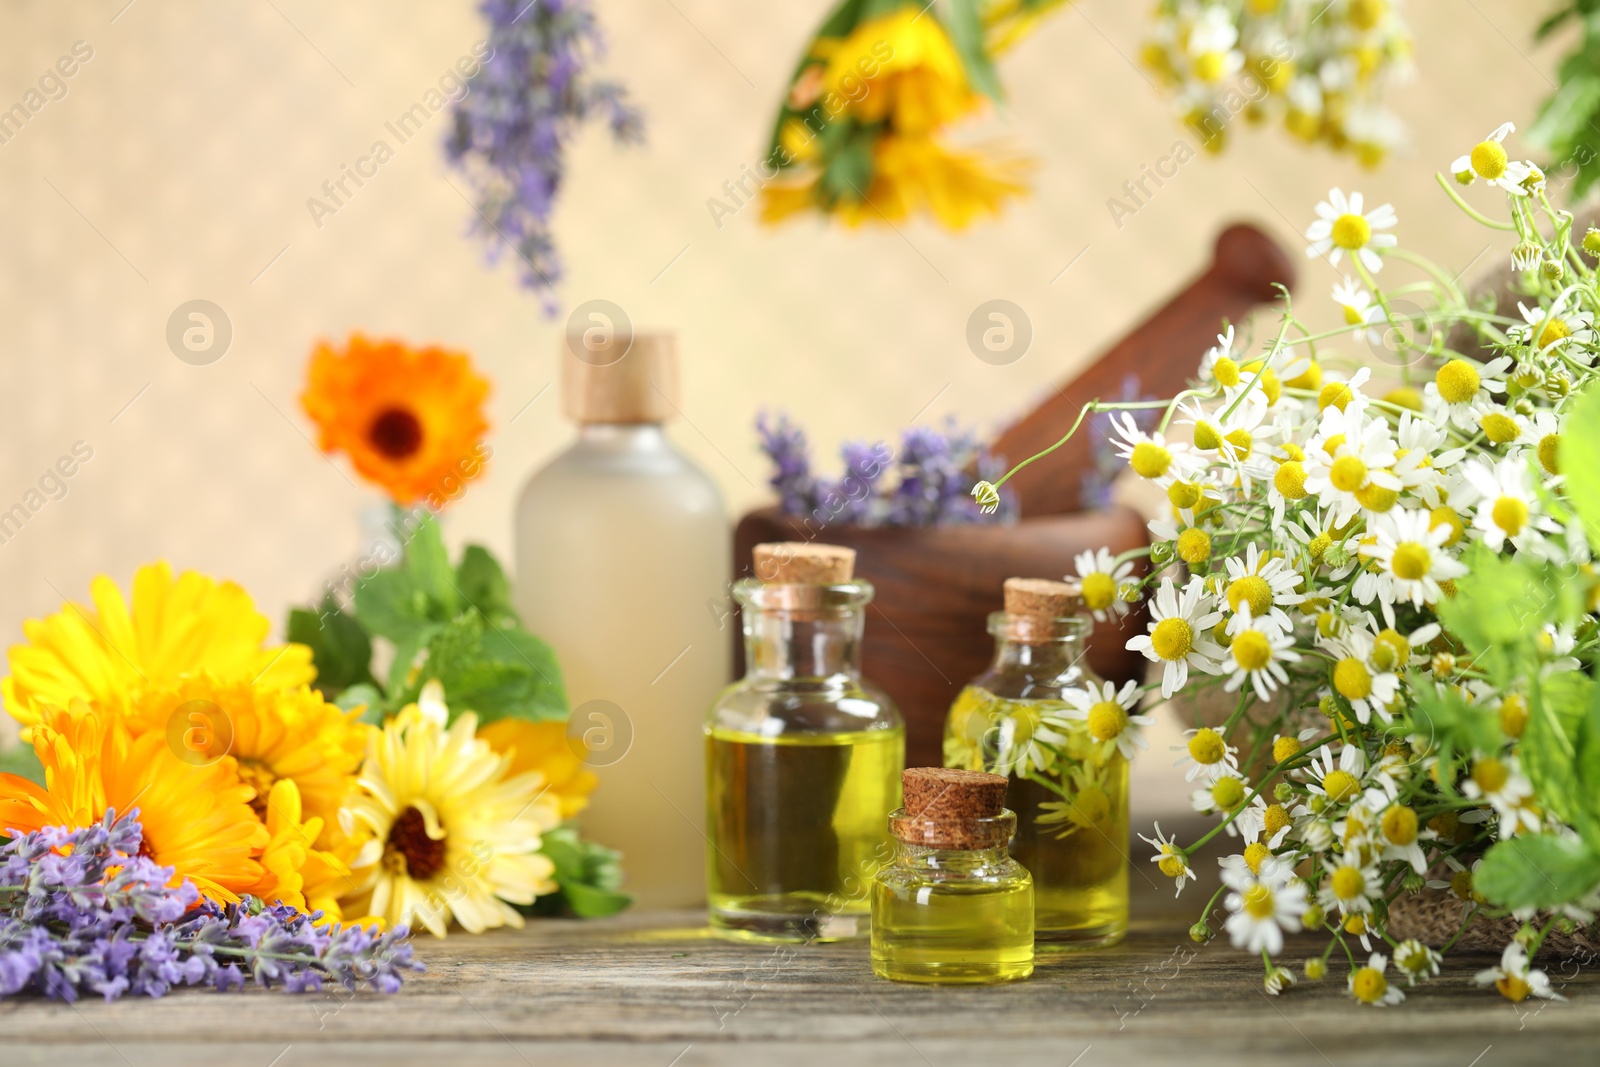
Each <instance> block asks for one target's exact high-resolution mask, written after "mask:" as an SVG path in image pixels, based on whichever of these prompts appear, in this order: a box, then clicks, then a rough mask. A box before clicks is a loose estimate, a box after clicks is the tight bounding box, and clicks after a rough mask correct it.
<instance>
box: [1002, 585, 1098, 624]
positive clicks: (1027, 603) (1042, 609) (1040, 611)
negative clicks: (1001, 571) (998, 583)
mask: <svg viewBox="0 0 1600 1067" xmlns="http://www.w3.org/2000/svg"><path fill="white" fill-rule="evenodd" d="M1082 602H1083V587H1082V586H1080V585H1078V584H1077V583H1069V582H1052V581H1047V580H1046V579H1044V578H1007V579H1006V613H1007V614H1009V615H1034V616H1038V617H1039V618H1044V619H1060V618H1064V617H1065V616H1067V615H1071V614H1072V613H1073V612H1075V611H1077V610H1078V608H1079V606H1080V605H1081V604H1082Z"/></svg>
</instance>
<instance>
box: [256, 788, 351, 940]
mask: <svg viewBox="0 0 1600 1067" xmlns="http://www.w3.org/2000/svg"><path fill="white" fill-rule="evenodd" d="M261 799H263V801H264V803H265V808H266V828H267V833H268V835H269V836H270V840H269V841H268V842H267V845H266V847H265V848H264V849H262V851H261V868H262V875H261V880H260V881H259V882H257V883H256V884H255V885H253V886H251V887H250V889H249V893H250V894H251V895H252V896H256V897H259V898H261V899H262V900H264V901H266V902H267V903H268V904H280V903H281V904H287V905H289V906H290V907H292V908H297V909H299V910H300V911H303V912H306V913H308V914H309V913H310V912H314V911H321V912H322V913H323V914H322V920H321V921H322V922H343V921H346V920H345V916H344V912H343V910H342V909H341V908H340V906H339V897H340V896H342V895H343V894H346V893H349V892H351V891H352V890H354V889H355V888H356V884H355V882H354V881H352V880H351V878H350V867H349V865H348V864H346V863H345V862H344V861H343V860H342V859H340V858H339V857H338V856H337V855H335V854H334V853H332V852H329V851H327V850H324V849H318V848H315V847H314V846H313V844H312V843H313V842H314V841H316V839H317V838H318V837H319V836H321V834H322V830H323V824H322V820H321V819H319V818H317V817H315V816H306V815H305V813H304V811H303V809H302V808H301V806H300V791H299V790H298V789H296V788H295V784H294V782H293V780H291V779H288V778H284V779H281V780H280V781H279V782H278V783H277V784H276V785H274V786H273V787H272V792H271V793H269V794H268V795H267V796H266V797H264V798H261ZM355 921H356V922H362V921H363V920H361V919H356V920H355Z"/></svg>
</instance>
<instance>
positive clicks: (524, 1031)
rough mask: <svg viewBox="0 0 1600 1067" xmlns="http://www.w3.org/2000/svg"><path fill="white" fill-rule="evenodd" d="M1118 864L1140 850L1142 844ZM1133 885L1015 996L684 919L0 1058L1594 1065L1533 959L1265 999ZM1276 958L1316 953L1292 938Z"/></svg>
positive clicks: (204, 1012) (1156, 897)
mask: <svg viewBox="0 0 1600 1067" xmlns="http://www.w3.org/2000/svg"><path fill="white" fill-rule="evenodd" d="M1136 856H1137V857H1138V858H1139V859H1141V860H1142V859H1143V858H1144V856H1145V851H1144V849H1143V848H1142V846H1141V849H1140V851H1139V852H1138V853H1136ZM1142 874H1143V872H1140V873H1138V874H1136V875H1135V876H1134V879H1133V880H1134V884H1135V886H1136V892H1135V900H1134V916H1135V921H1134V925H1133V929H1132V931H1131V932H1130V934H1129V936H1128V938H1127V940H1126V941H1125V942H1124V943H1123V944H1122V945H1120V946H1118V947H1116V948H1114V949H1109V950H1106V951H1102V952H1097V953H1092V954H1081V955H1072V956H1066V957H1054V958H1050V959H1047V960H1045V961H1044V962H1043V963H1042V964H1041V965H1040V966H1039V968H1038V969H1037V971H1036V972H1035V974H1034V977H1033V978H1032V979H1031V980H1030V981H1027V982H1023V983H1019V984H1016V985H1011V986H1002V987H988V988H967V989H962V988H927V987H919V986H909V985H897V984H893V983H889V982H884V981H880V980H878V979H877V978H874V977H873V975H872V973H871V971H870V969H869V968H868V965H867V949H866V946H865V945H863V944H848V945H816V946H809V947H787V946H778V947H774V946H770V945H748V944H734V943H728V942H724V941H720V940H715V939H712V938H711V937H709V936H708V935H707V933H706V932H705V929H704V926H703V924H702V922H701V916H700V915H699V914H698V913H693V912H680V913H656V914H636V915H623V916H619V917H617V918H615V919H611V920H605V921H598V922H579V921H568V920H542V921H538V922H533V923H530V925H529V927H528V928H527V929H525V930H522V931H502V932H498V933H491V934H486V935H483V936H480V937H470V936H467V935H459V936H457V935H452V936H451V937H450V938H448V939H447V940H444V941H436V940H433V939H431V938H427V937H422V938H419V939H418V942H417V943H418V949H419V955H420V956H421V958H422V959H424V960H425V961H426V962H427V964H428V972H427V973H426V974H423V975H418V976H415V977H414V978H412V979H410V980H408V981H407V983H406V986H405V989H404V990H403V991H402V992H401V993H400V994H398V995H396V996H393V997H381V996H377V995H375V994H366V993H364V994H360V995H357V996H355V997H350V996H348V995H346V994H343V993H341V994H338V995H335V994H323V995H315V994H314V995H308V996H289V995H286V994H283V993H281V992H260V991H254V990H252V991H250V992H247V993H244V994H229V995H225V996H224V995H219V994H215V993H210V992H206V991H194V990H185V991H182V992H179V993H177V994H174V995H172V996H169V997H167V998H165V999H162V1000H158V1001H149V1000H134V999H128V1000H123V1001H119V1002H116V1003H113V1004H104V1003H100V1002H98V1001H91V1002H83V1003H79V1004H77V1005H73V1006H67V1005H62V1004H55V1003H47V1002H44V1001H40V1000H37V999H22V1000H12V1001H9V1002H0V1026H3V1028H4V1035H5V1037H4V1043H3V1044H0V1064H4V1065H7V1067H9V1065H13V1064H19V1065H20V1064H35V1063H48V1064H51V1065H53V1067H58V1065H62V1064H67V1063H80V1062H81V1063H93V1064H95V1065H97V1067H117V1065H120V1064H129V1065H138V1067H143V1065H145V1064H152V1065H154V1064H162V1065H166V1064H175V1065H189V1064H208V1065H209V1064H219V1063H239V1064H250V1065H254V1067H290V1065H294V1064H321V1063H347V1064H385V1065H389V1064H402V1063H442V1064H456V1063H473V1064H480V1063H481V1064H495V1065H499V1064H508V1065H527V1064H537V1065H540V1067H543V1065H545V1064H551V1065H556V1067H589V1065H606V1067H612V1065H617V1067H633V1065H641V1067H698V1065H706V1064H738V1065H741V1067H753V1065H760V1067H768V1065H771V1067H788V1065H791V1064H796V1065H797V1064H816V1063H821V1064H827V1065H828V1067H842V1065H845V1064H857V1063H860V1064H895V1065H900V1064H910V1065H924V1064H926V1065H932V1067H947V1065H948V1067H960V1065H966V1064H974V1065H976V1064H985V1065H987V1064H1006V1065H1010V1064H1035V1063H1037V1064H1048V1065H1051V1067H1104V1065H1108V1064H1119V1063H1129V1064H1144V1063H1151V1064H1162V1065H1172V1067H1210V1065H1218V1067H1221V1065H1227V1067H1241V1065H1244V1064H1252V1063H1269V1062H1270V1063H1273V1064H1278V1065H1290V1064H1318V1065H1332V1067H1347V1065H1357V1064H1402V1063H1403V1064H1429V1065H1432V1064H1437V1065H1440V1067H1501V1065H1504V1064H1515V1063H1535V1062H1542V1063H1543V1064H1544V1067H1578V1065H1587V1064H1593V1063H1597V1062H1600V978H1597V977H1596V974H1595V973H1594V971H1595V967H1594V966H1593V964H1592V963H1591V964H1590V965H1589V966H1582V967H1581V966H1579V965H1578V963H1577V962H1576V961H1568V962H1566V963H1565V964H1563V963H1562V962H1561V961H1554V962H1552V963H1550V964H1549V965H1548V969H1549V970H1550V973H1551V975H1552V978H1553V980H1554V981H1555V982H1556V983H1557V985H1558V986H1563V991H1564V992H1565V993H1566V994H1567V995H1568V996H1569V997H1571V998H1572V1001H1571V1002H1570V1003H1565V1004H1555V1003H1553V1004H1543V1003H1542V1002H1534V1001H1530V1002H1529V1003H1527V1004H1524V1005H1520V1006H1514V1005H1511V1004H1509V1003H1508V1002H1506V1001H1504V1000H1502V999H1500V997H1499V996H1498V995H1496V994H1494V993H1493V992H1485V991H1481V990H1477V989H1473V988H1471V987H1470V978H1471V976H1472V974H1473V973H1474V972H1475V971H1476V970H1478V969H1479V968H1481V967H1487V966H1492V965H1493V964H1494V962H1496V961H1495V960H1494V959H1493V958H1492V957H1486V956H1482V955H1478V956H1467V955H1461V954H1458V955H1456V956H1454V957H1453V958H1452V960H1450V961H1447V963H1446V969H1445V971H1444V973H1443V974H1442V975H1441V976H1440V977H1439V978H1437V979H1435V980H1433V981H1432V982H1431V983H1429V984H1427V985H1426V986H1421V987H1418V988H1417V989H1416V990H1413V991H1412V992H1411V994H1410V998H1409V999H1408V1000H1407V1001H1406V1003H1405V1004H1403V1005H1400V1006H1399V1007H1395V1008H1381V1009H1375V1008H1367V1007H1362V1006H1358V1005H1357V1004H1355V1002H1354V1001H1352V1000H1351V999H1350V998H1349V997H1348V996H1347V995H1346V994H1345V978H1344V974H1345V966H1344V964H1343V963H1339V962H1337V961H1336V963H1335V966H1334V967H1333V968H1332V972H1333V973H1332V974H1331V975H1330V977H1329V978H1327V979H1325V980H1323V981H1322V982H1321V983H1316V984H1308V983H1302V984H1301V985H1300V986H1299V987H1298V988H1296V989H1295V990H1294V991H1293V992H1292V993H1290V994H1288V995H1286V996H1282V997H1274V998H1269V997H1267V996H1266V995H1265V994H1264V993H1263V992H1262V991H1261V966H1260V962H1259V960H1254V959H1251V958H1250V957H1248V956H1246V955H1245V954H1244V953H1242V952H1238V951H1236V950H1234V949H1233V948H1231V947H1230V946H1229V945H1228V944H1227V939H1226V937H1219V938H1217V939H1215V940H1213V941H1211V942H1210V943H1208V944H1205V945H1196V944H1194V943H1192V942H1191V941H1190V940H1189V938H1188V936H1187V929H1188V926H1189V924H1190V923H1191V922H1192V921H1193V919H1194V915H1195V909H1198V908H1199V907H1200V906H1202V904H1203V903H1204V898H1203V897H1201V896H1200V895H1199V894H1198V893H1197V892H1196V890H1197V889H1202V888H1204V887H1203V886H1195V885H1191V886H1189V887H1188V888H1187V889H1186V890H1185V891H1184V898H1183V900H1182V901H1181V902H1177V903H1176V904H1175V902H1174V901H1173V900H1172V893H1171V888H1170V883H1166V880H1165V879H1161V878H1159V876H1157V880H1158V881H1159V882H1161V883H1162V884H1160V885H1157V884H1155V883H1154V882H1149V881H1146V879H1145V878H1144V877H1143V876H1142ZM1212 884H1213V885H1214V884H1215V883H1214V882H1213V883H1212ZM1213 927H1214V928H1217V927H1218V924H1215V923H1214V924H1213ZM1291 944H1298V945H1301V946H1304V947H1305V949H1306V950H1308V951H1309V950H1311V949H1312V946H1317V947H1318V948H1320V943H1319V942H1317V941H1316V940H1315V939H1313V938H1309V937H1304V938H1302V939H1300V940H1298V941H1293V942H1291ZM1304 955H1305V953H1304V952H1300V953H1298V954H1296V953H1292V952H1291V953H1289V954H1286V956H1285V959H1286V960H1294V961H1295V962H1296V963H1298V962H1299V961H1301V960H1302V959H1303V958H1304ZM1391 973H1392V972H1391Z"/></svg>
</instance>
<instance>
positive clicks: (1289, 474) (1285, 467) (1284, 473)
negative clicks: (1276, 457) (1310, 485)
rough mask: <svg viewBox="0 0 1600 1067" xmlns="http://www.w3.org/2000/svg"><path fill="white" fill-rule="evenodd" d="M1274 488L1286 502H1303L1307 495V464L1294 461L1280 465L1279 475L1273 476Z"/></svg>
mask: <svg viewBox="0 0 1600 1067" xmlns="http://www.w3.org/2000/svg"><path fill="white" fill-rule="evenodd" d="M1272 487H1273V488H1274V489H1276V490H1277V491H1278V492H1279V494H1280V495H1282V497H1283V498H1284V499H1285V500H1303V499H1304V498H1305V495H1306V468H1305V464H1303V463H1300V462H1298V461H1296V460H1292V459H1291V460H1289V461H1288V462H1286V463H1280V464H1278V473H1276V474H1274V475H1273V476H1272Z"/></svg>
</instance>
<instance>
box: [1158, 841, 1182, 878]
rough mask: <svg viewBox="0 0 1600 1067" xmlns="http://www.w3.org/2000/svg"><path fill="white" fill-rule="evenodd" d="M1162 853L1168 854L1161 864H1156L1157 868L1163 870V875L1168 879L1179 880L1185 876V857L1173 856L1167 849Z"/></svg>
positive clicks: (1162, 858)
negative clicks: (1180, 876) (1179, 877)
mask: <svg viewBox="0 0 1600 1067" xmlns="http://www.w3.org/2000/svg"><path fill="white" fill-rule="evenodd" d="M1162 851H1163V852H1167V853H1168V854H1167V855H1165V856H1163V857H1161V862H1160V863H1158V864H1156V866H1157V867H1159V868H1160V869H1161V873H1162V874H1164V875H1166V876H1167V877H1168V878H1177V877H1178V876H1179V875H1181V874H1183V872H1184V862H1183V857H1182V856H1174V855H1172V854H1171V853H1170V852H1169V851H1168V850H1167V849H1166V848H1165V847H1163V849H1162Z"/></svg>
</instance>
